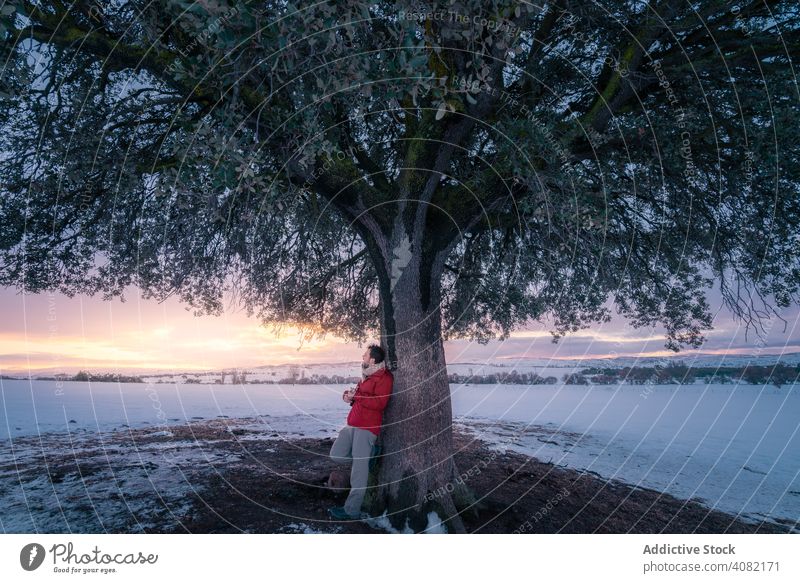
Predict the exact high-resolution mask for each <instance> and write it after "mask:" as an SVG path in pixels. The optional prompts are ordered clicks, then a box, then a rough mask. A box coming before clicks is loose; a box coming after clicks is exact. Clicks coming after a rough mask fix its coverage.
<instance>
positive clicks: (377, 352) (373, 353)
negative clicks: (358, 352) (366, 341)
mask: <svg viewBox="0 0 800 583" xmlns="http://www.w3.org/2000/svg"><path fill="white" fill-rule="evenodd" d="M367 348H368V349H369V357H370V358H374V359H375V364H379V363H381V362H383V359H384V358H386V351H385V350H384V349H383V348H381V347H380V346H378V345H377V344H370V345H369V346H367Z"/></svg>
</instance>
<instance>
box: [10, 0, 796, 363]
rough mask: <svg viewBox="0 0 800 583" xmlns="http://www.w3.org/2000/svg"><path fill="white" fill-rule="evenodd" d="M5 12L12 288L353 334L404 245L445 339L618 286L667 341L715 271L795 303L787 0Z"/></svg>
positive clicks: (60, 7)
mask: <svg viewBox="0 0 800 583" xmlns="http://www.w3.org/2000/svg"><path fill="white" fill-rule="evenodd" d="M0 14H2V19H1V20H0V39H2V42H3V44H2V50H1V51H0V62H2V63H3V65H2V67H1V68H2V77H0V92H2V95H1V96H0V126H1V127H2V132H0V156H2V161H1V162H0V189H2V207H0V258H1V259H0V262H1V265H0V283H2V284H4V285H16V286H20V287H24V288H25V289H26V290H28V291H32V292H35V291H41V290H45V289H52V288H58V289H60V290H62V291H64V292H66V293H68V294H74V293H98V292H100V293H103V294H105V296H106V297H113V296H116V295H120V294H122V293H123V291H124V290H125V289H126V288H127V287H128V286H130V285H136V286H138V287H139V288H141V290H143V292H144V293H145V295H146V296H152V297H156V298H165V297H169V296H171V295H177V296H179V297H180V298H182V299H183V300H184V301H185V302H186V303H188V304H189V305H191V306H193V307H195V308H196V309H197V310H199V311H200V312H210V313H215V312H218V311H219V310H220V309H221V308H222V305H223V304H222V299H223V296H224V294H226V293H233V294H234V295H235V297H236V298H238V299H239V300H241V302H242V303H243V304H244V305H246V306H247V307H248V309H249V310H250V311H251V312H252V313H255V314H257V315H258V317H259V318H260V319H261V320H263V321H265V322H281V323H298V324H301V325H303V326H304V327H305V328H306V329H307V330H309V331H311V332H334V333H336V334H338V335H341V336H344V337H347V338H358V339H361V338H364V337H365V336H366V335H367V334H372V333H374V331H375V330H376V329H377V327H378V326H379V322H380V313H379V311H380V306H381V302H382V301H384V302H385V301H386V300H385V298H386V297H388V295H387V294H390V293H391V291H392V289H393V287H394V284H395V283H396V281H397V280H398V278H400V277H402V273H403V269H404V268H405V266H406V265H408V264H409V263H410V257H412V256H414V257H418V258H419V261H418V262H417V263H418V264H419V266H421V267H419V268H417V267H415V269H418V272H419V279H420V286H419V289H420V294H421V301H422V303H423V305H427V303H429V302H431V301H434V302H438V301H439V298H438V296H437V295H436V294H435V293H433V292H431V291H430V290H431V289H433V288H432V287H431V285H433V286H434V287H435V286H438V285H439V282H441V297H440V305H441V314H442V319H443V334H444V335H445V336H446V337H459V336H467V337H472V338H478V339H487V338H490V337H493V336H496V335H500V336H503V335H507V334H508V333H509V332H510V331H511V330H512V329H513V328H515V327H517V326H520V325H524V324H526V323H529V322H530V321H532V320H540V321H546V322H548V323H549V325H550V326H551V328H552V330H553V331H554V333H556V334H557V335H558V334H563V333H567V332H569V331H572V330H576V329H578V328H580V327H584V326H587V325H589V324H591V323H592V322H598V321H604V320H607V319H608V318H609V316H610V315H611V313H612V308H615V309H616V310H617V311H618V312H619V313H620V314H621V315H623V316H624V317H626V318H628V319H629V320H630V321H631V322H632V323H633V324H634V325H637V326H653V325H660V326H663V329H664V331H665V333H666V341H667V346H669V347H670V348H678V347H680V346H682V345H692V346H696V345H698V344H699V343H700V342H701V341H702V333H703V331H704V330H706V329H707V328H708V327H709V326H710V323H711V311H710V308H709V305H708V301H707V299H706V294H707V292H708V290H709V289H711V288H712V287H713V286H715V285H716V286H718V287H719V288H720V290H721V294H722V298H723V300H724V303H725V305H726V306H727V307H728V308H729V309H731V310H732V311H733V312H734V313H735V314H737V315H738V316H740V317H742V318H744V320H745V321H747V322H748V323H750V324H753V325H756V326H758V325H760V323H761V322H762V320H763V318H764V317H765V316H768V315H769V314H770V313H772V312H773V311H774V307H775V306H787V305H789V304H791V303H795V302H797V299H798V282H800V267H799V265H800V263H799V262H798V254H799V253H800V236H799V234H800V228H799V223H800V216H799V213H800V204H798V203H799V202H800V201H798V198H800V197H798V190H797V185H798V170H800V166H799V165H798V132H797V127H798V121H799V116H798V107H799V105H800V101H799V100H798V85H797V79H796V77H795V70H794V64H795V62H796V60H797V55H798V51H799V50H800V27H798V7H797V5H796V3H795V2H793V1H772V0H760V1H754V2H743V3H741V4H738V5H735V6H734V4H733V3H731V2H728V1H723V0H708V1H705V0H704V1H703V2H699V3H695V4H690V3H684V2H674V1H669V0H663V1H652V2H640V1H617V0H611V1H605V2H602V3H601V2H573V1H566V0H564V1H555V2H547V3H543V4H535V3H525V2H510V1H503V0H497V1H494V0H493V1H488V2H487V1H477V0H474V1H461V0H456V1H454V2H451V1H449V0H448V1H443V2H428V3H424V4H422V3H416V2H404V1H401V2H369V3H367V2H363V1H356V0H337V1H335V2H334V1H330V2H325V1H323V2H318V3H313V4H311V3H309V4H308V5H307V6H303V5H295V4H292V3H289V2H284V1H277V2H273V1H237V0H228V1H225V0H195V1H192V0H167V1H164V2H150V1H143V0H128V1H125V0H119V1H111V2H103V3H96V2H90V1H83V0H76V1H75V2H71V3H63V2H61V1H58V0H53V1H49V2H44V1H42V2H36V1H24V0H7V1H6V2H5V3H4V4H3V5H2V9H0ZM417 263H415V264H414V265H417ZM423 267H424V268H423ZM429 280H436V281H435V282H434V283H433V284H432V283H431V282H430V281H429ZM381 298H384V300H382V299H381Z"/></svg>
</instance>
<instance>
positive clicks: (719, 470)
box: [0, 370, 800, 532]
mask: <svg viewBox="0 0 800 583" xmlns="http://www.w3.org/2000/svg"><path fill="white" fill-rule="evenodd" d="M328 374H331V373H330V372H328ZM475 374H480V373H478V372H477V370H476V371H475ZM551 374H552V373H551ZM554 376H555V375H554ZM558 376H559V378H560V377H561V374H559V375H558ZM343 388H344V387H343V386H326V385H295V386H292V385H257V384H248V385H213V384H206V385H196V384H187V385H181V384H178V385H176V384H168V383H164V384H156V383H142V384H138V383H132V384H117V383H91V384H89V383H75V382H65V383H56V382H54V381H35V382H33V383H29V382H28V381H9V380H3V381H2V383H1V384H0V397H1V399H0V409H1V410H2V416H0V440H2V443H3V444H4V445H3V447H2V448H0V468H4V469H3V471H2V472H0V518H1V519H2V524H3V530H5V531H8V532H11V531H20V530H22V531H25V528H26V526H25V525H26V524H28V525H30V522H28V523H26V522H25V520H26V517H25V516H22V515H24V514H25V513H27V512H31V504H32V503H33V504H39V505H46V504H47V503H48V502H47V496H52V492H50V491H51V490H52V491H55V490H56V487H55V484H53V485H51V484H50V482H49V481H48V480H47V476H46V475H43V476H41V481H42V483H41V484H38V483H35V481H34V482H31V481H29V480H28V481H26V480H20V479H19V475H18V473H19V471H21V469H22V468H25V467H26V465H30V464H34V463H36V460H38V458H39V457H40V456H41V452H37V451H36V449H37V447H38V448H39V449H41V447H42V445H41V444H47V445H46V446H45V447H50V448H58V449H59V453H61V454H64V453H65V452H70V451H72V452H73V453H74V455H75V456H76V457H79V458H80V457H82V456H84V455H95V456H100V457H102V455H106V456H107V455H109V454H108V452H107V451H106V450H105V448H103V449H102V450H101V449H98V447H97V442H98V440H97V434H96V432H97V431H103V432H105V431H109V432H112V433H116V434H117V435H119V432H120V431H121V430H123V429H124V428H125V427H126V426H129V427H149V428H151V429H152V430H153V431H156V432H158V431H167V430H168V428H169V427H170V426H174V425H180V424H184V423H186V422H187V421H192V420H199V419H224V418H225V417H228V418H241V417H250V418H252V422H251V423H250V424H249V426H248V429H249V430H251V431H255V432H254V433H248V434H246V435H244V436H243V437H242V438H241V439H287V438H289V439H291V438H292V437H301V436H304V437H318V436H334V435H335V434H336V433H337V432H338V429H339V428H340V427H341V425H342V424H343V422H344V419H345V416H346V414H347V411H348V407H347V405H345V404H344V403H343V402H342V401H341V399H340V395H341V391H342V389H343ZM452 394H453V409H454V417H455V422H456V424H457V426H458V427H459V428H461V429H462V430H464V431H468V432H471V433H472V434H474V435H475V436H476V437H478V438H480V439H483V440H486V441H488V442H490V443H492V444H493V446H494V447H497V448H500V449H503V448H510V449H513V450H515V451H520V452H524V453H527V454H530V455H533V456H536V457H537V458H540V459H542V460H544V461H552V462H553V463H556V464H560V465H563V466H568V467H572V468H577V469H584V470H588V471H593V472H596V473H597V474H599V475H601V476H603V477H606V478H615V479H618V480H621V481H625V482H628V483H631V484H638V485H640V486H642V487H648V488H653V489H656V490H659V491H664V492H668V493H670V494H673V495H675V496H677V497H678V498H690V497H692V498H699V499H702V500H704V501H705V502H706V504H707V505H708V506H710V507H715V508H717V509H720V510H723V511H726V512H729V513H732V514H738V515H739V516H740V517H741V518H743V519H746V520H758V521H760V520H762V519H768V520H776V519H784V520H787V519H788V520H790V521H792V522H794V521H797V520H799V519H800V475H799V474H800V435H799V433H800V424H799V423H798V422H799V421H800V386H794V387H783V388H781V389H777V388H775V387H773V386H771V385H770V386H765V387H760V386H750V385H739V386H736V385H701V384H696V385H688V386H675V385H669V386H658V385H654V386H631V385H621V386H613V385H612V386H564V385H562V384H560V383H559V384H556V385H536V386H514V385H498V386H492V385H473V386H470V385H454V386H452ZM39 434H47V435H46V437H47V439H46V440H45V441H42V442H38V440H31V439H30V438H31V437H32V436H37V435H39ZM37 443H39V445H38V446H37V445H35V444H37ZM93 443H94V445H92V444H93ZM171 445H174V446H175V449H176V450H179V451H180V452H181V453H180V455H178V456H177V457H175V456H173V460H177V461H174V463H176V464H178V466H179V467H184V468H186V469H187V471H188V470H190V469H191V467H192V466H193V465H197V464H203V463H212V462H213V460H212V461H209V460H208V459H206V457H204V456H203V455H202V454H203V451H202V444H191V443H190V444H187V443H181V444H177V443H176V444H171ZM93 447H94V449H92V448H93ZM154 447H155V446H154ZM112 454H113V451H112ZM156 454H158V452H157V451H153V452H149V451H147V450H146V449H145V450H144V451H142V453H141V455H142V456H144V457H145V458H148V459H149V458H150V457H153V456H156ZM184 458H185V459H184ZM181 460H182V461H181ZM140 461H141V460H136V463H139V462H140ZM157 461H158V460H156V459H155V457H153V460H151V462H152V464H155V465H157ZM229 461H231V460H229ZM232 461H233V462H234V463H235V461H236V460H232ZM133 462H134V461H133V460H131V463H133ZM159 468H160V469H159ZM161 470H163V471H161ZM159 471H160V472H161V473H159ZM98 480H101V481H102V476H100V477H98ZM160 480H166V481H170V484H171V485H170V487H169V488H164V487H163V484H161V486H160V487H158V488H157V490H158V491H167V492H171V493H173V494H174V496H176V500H178V499H180V497H181V496H182V495H183V493H185V491H186V490H187V489H189V488H190V484H189V483H185V484H183V486H181V484H182V483H184V482H187V480H185V479H183V473H182V472H176V471H175V468H174V467H173V468H171V469H170V468H169V467H163V464H162V466H159V467H158V468H156V467H155V466H154V471H152V472H150V473H148V472H145V473H144V474H143V476H142V477H141V479H140V480H139V482H140V483H139V482H136V481H135V480H130V478H129V480H128V483H127V484H126V486H125V487H126V491H127V490H128V489H129V490H131V491H135V490H136V489H137V488H139V489H140V490H141V491H142V500H143V501H144V500H145V499H146V492H147V491H148V489H150V490H152V489H155V486H156V483H159V484H160V483H161V482H160ZM20 482H22V485H23V486H24V489H23V487H22V486H21V485H20ZM68 486H69V487H71V488H72V490H69V489H68V490H67V491H65V492H64V493H62V496H61V497H60V498H58V496H56V497H57V498H58V499H59V500H64V499H69V498H68V496H69V495H77V494H79V493H80V492H81V491H82V490H83V489H85V488H86V485H85V484H81V481H80V480H76V481H75V483H74V484H72V486H70V484H68V483H67V484H66V485H65V484H64V483H61V484H59V485H58V488H60V489H64V488H67V487H68ZM36 488H39V489H38V492H39V498H37V497H36V496H35V495H34V494H35V491H36ZM70 492H71V494H70ZM76 492H77V494H76ZM32 501H33V502H32ZM165 503H166V502H165ZM61 506H62V508H63V504H61ZM67 506H68V505H67ZM67 511H68V508H67ZM118 511H119V512H120V513H122V514H124V512H125V508H124V507H120V508H119V509H118ZM134 527H135V525H134ZM27 528H29V529H30V528H31V526H28V527H27ZM40 528H41V526H40Z"/></svg>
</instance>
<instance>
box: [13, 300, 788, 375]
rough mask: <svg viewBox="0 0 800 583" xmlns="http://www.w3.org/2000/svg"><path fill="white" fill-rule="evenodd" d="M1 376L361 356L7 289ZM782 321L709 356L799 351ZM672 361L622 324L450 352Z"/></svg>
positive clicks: (723, 328) (340, 348)
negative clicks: (554, 338)
mask: <svg viewBox="0 0 800 583" xmlns="http://www.w3.org/2000/svg"><path fill="white" fill-rule="evenodd" d="M0 317H1V321H2V328H1V329H0V372H1V373H2V374H21V373H27V372H28V371H31V372H33V373H42V372H61V371H63V372H74V371H77V370H80V369H89V370H95V371H104V370H107V371H119V372H135V371H144V370H164V371H190V370H218V369H220V368H229V367H230V368H232V367H243V368H244V367H254V366H260V365H269V364H284V363H293V362H294V363H308V364H311V363H326V362H353V361H356V360H359V358H360V354H361V352H362V351H363V349H361V348H359V346H358V345H356V344H348V343H345V342H342V341H341V340H338V339H336V338H333V337H327V338H326V339H325V340H322V341H314V342H310V343H305V344H302V346H301V341H300V338H299V336H298V335H297V334H296V332H292V331H287V332H286V333H284V334H283V335H281V336H276V334H275V333H274V332H273V331H272V330H271V329H268V328H264V327H262V326H260V325H259V324H258V322H257V321H256V320H255V319H252V318H247V316H246V314H245V313H244V311H243V310H238V311H237V310H233V309H231V310H229V311H227V312H226V313H225V314H224V315H223V316H220V317H211V316H206V317H195V316H193V315H192V314H191V312H189V311H187V310H186V309H185V307H184V306H183V305H182V304H180V303H179V302H178V301H177V300H170V301H166V302H164V303H163V304H159V303H157V302H155V301H152V300H142V299H140V298H139V297H138V295H137V294H136V293H135V290H133V291H132V293H131V294H130V295H128V299H127V301H126V302H125V303H123V302H120V301H119V300H114V301H109V302H104V301H102V300H101V299H100V298H97V297H94V298H92V297H88V296H83V297H80V296H78V297H75V298H68V297H66V296H63V295H60V294H56V295H54V296H49V297H48V296H47V295H46V294H42V295H26V296H22V295H20V294H19V293H18V292H17V291H16V290H14V289H11V288H5V289H0ZM783 317H784V318H785V319H786V320H787V325H786V329H785V330H784V324H783V323H782V322H779V321H775V323H774V325H773V326H772V329H771V330H770V333H769V335H768V336H767V338H766V343H765V344H764V346H763V347H761V346H760V345H759V344H758V338H757V337H756V336H755V335H754V334H752V333H751V334H750V335H749V336H748V338H745V333H744V328H743V327H742V326H740V325H738V324H737V323H735V322H733V320H732V319H731V318H730V316H729V315H727V314H726V313H724V312H720V313H719V314H718V316H717V319H716V320H715V322H716V326H717V327H716V329H715V330H714V331H713V332H711V333H710V334H709V335H708V338H709V339H708V342H707V343H706V345H705V346H704V347H703V348H702V349H701V351H702V352H706V353H708V352H710V353H725V352H733V353H737V354H743V353H744V354H749V353H755V352H758V353H761V354H780V353H790V352H797V351H800V334H799V333H798V323H799V322H800V317H799V315H798V309H797V308H796V307H795V308H793V309H792V310H790V311H787V312H785V313H784V314H783ZM615 354H616V355H620V356H631V355H647V356H650V355H653V356H657V355H661V354H665V351H664V346H663V339H662V338H661V337H659V336H658V335H657V334H654V333H652V332H651V331H649V330H647V329H639V330H636V329H634V328H632V327H631V326H629V325H628V324H627V323H626V322H625V321H624V320H622V319H620V318H615V319H614V320H612V322H611V323H609V324H605V325H597V326H596V327H594V328H592V329H590V330H584V331H581V332H579V333H577V334H574V335H572V336H570V337H568V338H565V339H563V340H562V341H560V342H559V343H558V344H553V343H552V342H551V339H550V335H549V334H548V332H547V328H546V327H545V326H544V325H542V326H538V327H531V329H529V330H520V331H518V332H516V333H514V334H513V336H512V338H510V339H509V340H507V341H505V342H491V343H489V344H488V345H485V346H482V345H479V344H477V343H472V342H468V341H453V342H449V343H448V344H447V359H448V362H464V361H470V362H476V361H485V360H487V359H498V358H508V359H514V358H521V357H535V358H554V359H562V358H591V357H608V356H613V355H615Z"/></svg>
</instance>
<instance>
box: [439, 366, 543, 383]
mask: <svg viewBox="0 0 800 583" xmlns="http://www.w3.org/2000/svg"><path fill="white" fill-rule="evenodd" d="M447 378H449V379H450V382H451V383H453V384H471V385H554V384H556V383H557V382H558V379H557V378H556V377H542V376H539V375H538V374H536V373H535V372H523V373H519V372H517V371H515V370H512V371H511V372H498V373H492V374H487V375H460V374H458V373H450V374H449V375H447Z"/></svg>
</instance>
